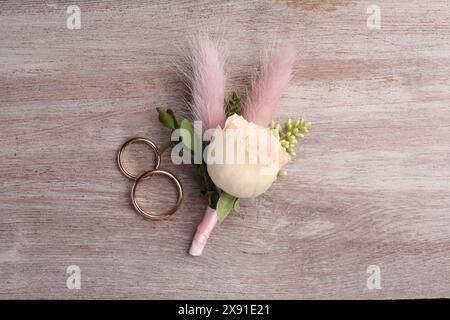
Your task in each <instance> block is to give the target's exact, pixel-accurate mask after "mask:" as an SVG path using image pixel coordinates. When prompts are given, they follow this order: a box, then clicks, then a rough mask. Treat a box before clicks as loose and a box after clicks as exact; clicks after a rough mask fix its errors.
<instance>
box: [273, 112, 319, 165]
mask: <svg viewBox="0 0 450 320" xmlns="http://www.w3.org/2000/svg"><path fill="white" fill-rule="evenodd" d="M311 125H312V123H311V122H309V121H305V119H303V118H299V119H297V121H295V123H293V122H292V119H290V118H289V119H287V121H286V122H285V124H284V127H282V126H281V125H280V124H279V123H278V122H275V121H272V123H271V124H270V126H269V129H270V130H271V131H272V132H273V134H275V136H276V137H277V138H278V139H279V140H280V143H281V146H282V147H283V148H284V150H286V152H287V153H289V155H291V156H294V157H295V156H296V153H295V145H296V144H297V143H298V141H297V138H300V139H303V138H304V137H305V134H306V133H308V132H309V129H310V128H311Z"/></svg>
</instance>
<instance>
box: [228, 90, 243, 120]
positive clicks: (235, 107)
mask: <svg viewBox="0 0 450 320" xmlns="http://www.w3.org/2000/svg"><path fill="white" fill-rule="evenodd" d="M240 102H241V96H240V94H239V91H233V92H232V93H231V96H230V98H229V99H228V101H226V107H225V114H226V115H227V117H229V116H231V115H233V114H235V113H236V114H239V113H240V112H239V111H240V110H239V103H240Z"/></svg>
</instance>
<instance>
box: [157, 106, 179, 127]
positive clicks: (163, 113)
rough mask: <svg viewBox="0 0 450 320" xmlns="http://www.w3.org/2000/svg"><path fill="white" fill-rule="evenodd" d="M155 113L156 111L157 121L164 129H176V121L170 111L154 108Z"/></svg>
mask: <svg viewBox="0 0 450 320" xmlns="http://www.w3.org/2000/svg"><path fill="white" fill-rule="evenodd" d="M156 111H158V114H159V116H158V119H159V121H160V122H161V123H162V124H163V126H164V127H166V128H169V129H172V130H174V129H177V128H178V127H179V125H178V122H177V119H176V118H175V115H174V113H173V111H172V110H170V109H167V110H164V108H162V107H158V108H156Z"/></svg>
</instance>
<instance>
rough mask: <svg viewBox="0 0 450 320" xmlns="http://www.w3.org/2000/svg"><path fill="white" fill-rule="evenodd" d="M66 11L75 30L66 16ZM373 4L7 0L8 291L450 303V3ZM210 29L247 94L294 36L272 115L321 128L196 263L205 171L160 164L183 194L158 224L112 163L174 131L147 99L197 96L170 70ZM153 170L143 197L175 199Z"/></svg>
mask: <svg viewBox="0 0 450 320" xmlns="http://www.w3.org/2000/svg"><path fill="white" fill-rule="evenodd" d="M72 4H76V5H78V6H79V8H80V10H81V29H79V30H76V29H75V30H69V29H68V28H67V27H66V19H67V18H68V17H69V14H68V13H67V12H66V10H67V7H68V6H69V5H72ZM371 4H373V3H372V1H351V0H334V1H312V0H311V1H306V0H304V1H301V0H280V1H256V2H249V1H203V2H200V1H161V2H157V1H155V2H154V3H150V2H149V1H144V0H140V1H114V2H113V1H87V0H84V1H71V2H66V1H53V2H49V1H45V2H44V1H42V2H41V1H7V2H2V3H1V4H0V31H1V36H0V65H1V74H0V108H1V109H0V136H1V140H0V141H1V142H0V148H1V158H0V298H2V299H9V298H27V299H28V298H39V299H41V298H50V299H56V298H67V299H72V298H74V299H80V298H106V299H109V298H126V299H128V298H144V299H147V298H150V299H162V298H174V299H177V298H188V299H189V298H193V299H197V298H274V299H279V298H287V299H293V298H295V299H299V298H320V299H322V298H357V299H365V298H368V299H374V298H433V297H450V78H449V75H450V4H449V2H448V1H445V0H442V1H438V0H430V1H420V0H401V1H377V2H376V4H377V5H378V6H379V8H380V14H381V25H380V26H381V28H380V29H375V30H370V29H369V28H368V26H367V20H368V17H369V16H370V14H368V13H367V8H368V7H369V5H371ZM369 11H370V10H369ZM202 30H203V31H205V30H207V31H208V32H210V33H211V34H212V35H213V36H214V35H215V36H217V35H222V36H223V37H224V38H225V40H227V42H228V47H229V48H230V54H229V60H228V63H227V73H228V83H227V90H228V91H231V90H232V89H239V90H242V91H245V88H247V87H248V85H249V83H250V81H251V78H252V74H253V73H254V71H255V70H256V69H257V67H258V64H259V60H260V56H261V55H262V52H263V51H264V49H265V48H268V47H270V48H273V47H277V46H281V45H285V44H294V45H295V46H296V47H297V48H298V51H299V57H298V60H297V63H296V66H295V75H294V77H293V79H292V82H291V86H290V88H289V90H288V91H287V92H286V93H285V95H284V96H283V98H282V100H281V102H280V105H279V107H280V109H279V113H278V119H279V120H284V119H286V118H287V117H296V116H300V115H302V116H304V117H305V118H307V119H308V120H310V121H312V122H313V123H314V125H313V130H312V132H311V133H310V135H309V136H308V137H307V138H306V139H305V140H304V141H303V143H302V144H301V146H300V148H299V151H298V159H297V160H296V161H295V163H291V164H289V165H288V167H287V171H288V176H287V177H285V178H282V179H280V180H279V181H277V182H276V183H275V184H274V186H273V187H272V188H271V189H270V191H269V192H267V193H266V194H265V195H264V196H261V197H259V198H257V199H254V200H244V201H242V204H241V206H242V210H243V211H244V212H245V213H246V218H245V219H244V220H242V219H240V218H238V217H234V216H233V217H232V216H230V217H228V218H227V219H226V220H225V221H224V223H223V224H222V225H220V226H218V227H217V228H216V229H215V230H214V232H213V235H212V237H211V239H210V242H209V243H208V246H207V248H206V250H205V252H204V255H203V256H202V257H200V258H193V257H191V256H189V255H188V253H187V251H188V248H189V245H190V241H191V238H192V236H193V233H194V231H195V227H196V226H197V224H198V223H199V221H200V220H201V217H202V214H203V211H204V209H205V206H206V202H205V200H204V198H203V197H202V196H201V195H200V184H199V181H198V179H197V175H196V171H195V168H194V167H191V166H187V165H185V166H176V165H174V164H172V163H169V158H168V157H166V159H165V162H164V165H163V167H165V168H166V169H169V170H172V171H173V172H174V173H175V174H176V175H178V176H179V177H180V179H181V181H182V183H183V185H184V187H185V189H186V199H185V202H184V203H183V207H182V209H181V210H180V211H178V212H177V213H176V215H174V216H173V217H172V218H171V219H170V220H169V221H166V222H149V221H144V220H143V219H142V218H141V217H140V216H139V215H138V214H137V213H136V212H135V211H134V210H133V208H132V206H131V203H130V199H129V190H130V187H131V182H130V181H129V180H127V179H126V178H125V177H124V176H123V175H122V174H121V173H120V172H119V170H118V168H117V165H116V162H115V156H116V152H117V149H118V148H119V146H120V145H121V143H123V142H124V141H125V140H126V139H127V138H128V137H130V136H134V135H145V136H148V137H151V138H152V139H154V140H155V141H158V142H162V141H163V140H164V139H165V138H166V137H167V135H168V132H167V130H166V129H164V128H162V127H161V125H160V124H159V122H158V119H157V114H156V112H155V110H154V108H155V107H156V106H158V105H163V106H166V107H170V108H172V109H174V110H175V111H176V112H177V113H179V112H181V110H182V109H183V108H184V107H185V106H184V104H183V97H184V87H183V84H182V82H181V81H180V79H179V78H178V76H177V74H176V73H175V72H174V71H173V69H172V68H171V64H172V62H173V61H174V60H176V59H178V58H179V53H180V52H181V51H182V50H183V48H184V46H185V45H186V40H187V38H188V36H189V35H190V34H193V33H198V32H201V31H202ZM130 151H131V154H130V155H129V157H128V160H129V161H128V162H129V164H130V166H133V167H134V168H138V166H139V168H141V169H143V168H144V167H146V166H148V161H149V160H150V158H149V156H148V155H146V150H141V149H139V148H137V147H136V148H135V149H133V150H130ZM153 182H154V184H151V183H150V181H149V183H148V186H146V189H145V190H144V191H155V192H160V193H159V194H158V195H157V196H153V197H151V196H150V200H148V203H146V205H153V206H154V207H155V208H164V206H167V203H168V202H169V201H172V200H173V197H174V194H173V192H172V190H170V189H167V191H164V190H166V189H165V188H167V187H166V185H167V182H166V181H164V180H153ZM156 183H159V185H157V184H156ZM144 195H145V196H146V197H147V198H149V195H150V194H149V193H146V194H144ZM70 265H77V266H79V268H80V270H81V289H80V290H76V289H74V290H69V289H68V288H67V286H66V280H67V277H68V276H69V274H67V273H66V271H67V267H68V266H70ZM371 265H375V266H378V267H379V270H380V273H379V276H380V278H379V279H381V288H380V289H376V288H375V289H373V287H371V286H369V287H368V286H367V281H368V278H369V277H371V274H369V273H368V272H367V271H368V267H369V266H371ZM369 271H370V268H369ZM377 275H378V274H375V275H374V276H377ZM372 289H373V290H372Z"/></svg>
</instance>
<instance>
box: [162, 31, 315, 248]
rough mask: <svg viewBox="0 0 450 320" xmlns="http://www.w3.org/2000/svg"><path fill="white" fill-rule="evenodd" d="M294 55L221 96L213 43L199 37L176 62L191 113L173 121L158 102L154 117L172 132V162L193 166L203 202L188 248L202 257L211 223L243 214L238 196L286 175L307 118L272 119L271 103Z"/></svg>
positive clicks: (220, 62) (286, 51)
mask: <svg viewBox="0 0 450 320" xmlns="http://www.w3.org/2000/svg"><path fill="white" fill-rule="evenodd" d="M295 57H296V52H295V49H294V48H292V47H286V48H283V49H281V50H279V51H278V52H277V53H275V54H274V55H273V56H272V57H271V58H270V59H269V60H268V61H267V63H266V64H264V65H263V66H262V68H261V70H260V73H259V75H258V77H257V78H256V80H255V82H254V83H253V85H252V88H251V90H250V92H249V94H248V96H247V97H246V98H245V99H244V101H242V100H241V96H240V94H239V92H236V91H234V92H232V93H231V94H230V96H229V97H228V98H227V99H226V97H225V72H224V65H225V61H224V59H223V55H221V54H220V50H219V48H218V45H217V44H216V43H215V42H214V41H212V40H211V39H209V38H207V37H205V38H201V39H198V40H197V41H196V42H195V45H193V47H192V51H191V54H190V56H189V59H188V61H189V62H190V63H189V66H188V67H187V68H186V67H183V68H180V70H183V73H182V74H183V76H184V78H185V80H186V83H187V84H188V89H189V93H190V101H189V103H188V105H189V111H190V117H189V119H183V120H182V121H179V119H177V118H176V116H175V114H174V112H173V111H172V110H171V109H164V108H157V111H158V113H159V120H160V122H161V123H162V124H163V125H164V126H165V127H167V128H169V129H171V130H172V134H171V139H170V141H168V142H167V143H165V144H164V146H162V148H163V149H164V148H165V147H168V146H172V147H173V148H172V151H171V158H172V161H174V162H175V163H177V164H179V163H191V164H192V163H194V164H195V165H197V167H198V173H199V176H200V177H199V181H200V183H201V184H202V194H203V195H204V196H205V197H206V200H207V208H206V210H205V213H204V217H203V219H202V221H201V223H200V224H199V226H198V227H197V231H196V233H195V235H194V238H193V240H192V245H191V248H190V251H189V253H190V254H191V255H193V256H200V255H201V254H202V251H203V249H204V247H205V245H206V243H207V241H208V238H209V236H210V234H211V232H212V230H213V229H214V227H215V226H216V224H217V222H222V221H223V220H224V219H225V217H227V216H228V215H229V214H230V213H231V212H234V213H235V214H237V215H239V216H241V217H242V216H243V213H242V212H241V210H240V199H246V198H254V197H257V196H260V195H261V194H263V193H264V192H265V191H267V190H268V189H269V188H270V186H271V185H272V184H273V183H274V182H275V181H276V180H277V178H279V177H281V176H285V175H286V174H287V173H286V171H285V170H283V167H284V166H285V165H286V164H287V163H288V162H290V161H292V160H293V158H294V157H295V156H296V151H295V150H296V145H297V143H298V141H299V139H303V138H304V136H305V134H306V133H308V132H309V129H310V128H311V122H308V121H305V120H304V119H303V118H299V119H297V120H295V121H292V120H291V119H288V120H287V121H286V122H285V123H284V124H283V125H281V124H280V123H278V122H275V121H274V120H273V119H274V117H275V111H276V106H277V103H278V100H279V98H280V96H281V94H282V93H283V91H284V90H285V89H286V87H287V86H288V82H289V80H290V78H291V74H292V69H293V65H294V61H295Z"/></svg>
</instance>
